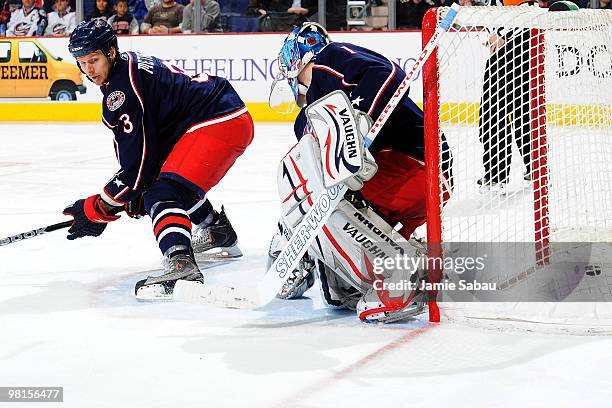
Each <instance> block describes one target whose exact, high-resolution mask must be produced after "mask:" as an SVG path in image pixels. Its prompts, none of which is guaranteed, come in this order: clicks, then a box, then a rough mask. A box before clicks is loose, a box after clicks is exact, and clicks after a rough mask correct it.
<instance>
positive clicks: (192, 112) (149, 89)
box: [100, 52, 246, 205]
mask: <svg viewBox="0 0 612 408" xmlns="http://www.w3.org/2000/svg"><path fill="white" fill-rule="evenodd" d="M100 89H101V91H102V94H103V99H102V121H103V122H104V124H105V125H106V126H107V127H108V128H109V129H111V130H112V131H113V133H114V135H115V138H114V143H115V154H116V156H117V160H118V161H119V165H120V169H119V171H118V172H117V173H116V174H115V175H114V176H113V177H112V179H111V180H110V181H109V182H108V183H107V184H106V186H105V188H104V190H103V192H102V198H103V199H104V200H105V201H106V202H108V203H110V204H113V205H121V204H123V203H126V202H129V201H132V200H133V199H135V198H136V197H137V196H138V194H139V193H140V192H142V191H143V190H145V189H146V188H147V187H148V186H149V185H150V184H151V183H152V182H153V181H155V179H156V178H157V176H158V174H159V171H160V169H161V167H162V165H163V164H164V161H165V160H166V158H167V157H168V155H169V154H170V152H171V151H172V149H173V147H174V145H175V144H176V143H177V141H178V140H179V139H180V138H181V137H182V136H183V135H184V134H185V133H187V132H188V131H189V130H190V129H191V130H195V129H196V128H201V127H203V126H206V125H207V124H212V123H216V122H218V121H221V120H223V119H227V118H229V117H232V115H236V116H237V115H239V114H242V113H244V112H246V107H245V105H244V102H243V101H242V100H241V99H240V97H239V96H238V94H237V93H236V91H234V88H233V87H232V86H231V85H230V83H229V82H228V81H227V80H226V79H224V78H221V77H216V76H210V75H206V74H200V75H199V76H197V77H190V76H189V75H187V74H186V73H184V72H183V71H181V70H180V69H178V68H176V67H174V66H172V65H170V64H168V63H166V62H164V61H162V60H160V59H158V58H155V57H149V56H143V55H140V54H137V53H133V52H124V53H121V54H120V55H119V56H118V57H117V61H116V63H115V66H114V67H113V70H112V72H111V74H110V78H109V81H108V83H106V84H104V85H102V86H101V87H100ZM227 137H232V135H227Z"/></svg>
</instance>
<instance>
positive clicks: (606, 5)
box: [599, 0, 612, 10]
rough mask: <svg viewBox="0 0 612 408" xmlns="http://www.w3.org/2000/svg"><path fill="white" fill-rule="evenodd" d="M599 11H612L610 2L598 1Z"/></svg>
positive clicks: (608, 0)
mask: <svg viewBox="0 0 612 408" xmlns="http://www.w3.org/2000/svg"><path fill="white" fill-rule="evenodd" d="M599 8H600V9H608V10H610V9H612V2H611V1H610V0H599Z"/></svg>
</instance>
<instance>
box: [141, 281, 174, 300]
mask: <svg viewBox="0 0 612 408" xmlns="http://www.w3.org/2000/svg"><path fill="white" fill-rule="evenodd" d="M136 299H138V300H144V301H159V300H172V293H167V292H166V288H164V286H163V285H162V284H159V283H154V284H151V285H145V286H141V287H140V288H138V290H137V291H136Z"/></svg>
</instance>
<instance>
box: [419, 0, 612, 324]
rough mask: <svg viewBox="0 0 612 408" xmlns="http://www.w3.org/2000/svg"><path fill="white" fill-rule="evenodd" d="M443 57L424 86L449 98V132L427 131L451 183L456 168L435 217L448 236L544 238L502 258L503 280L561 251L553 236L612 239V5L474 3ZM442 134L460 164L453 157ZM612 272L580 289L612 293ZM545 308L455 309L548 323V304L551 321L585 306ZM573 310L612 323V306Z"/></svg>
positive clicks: (442, 105)
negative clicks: (506, 261) (564, 7)
mask: <svg viewBox="0 0 612 408" xmlns="http://www.w3.org/2000/svg"><path fill="white" fill-rule="evenodd" d="M438 14H439V15H440V14H442V15H443V12H440V10H439V11H438ZM436 57H437V63H436V64H434V65H436V68H437V76H431V75H430V76H429V78H430V80H429V83H426V84H425V89H426V92H427V90H430V91H431V90H432V89H433V91H434V94H435V96H437V98H438V101H437V105H438V109H437V113H436V116H437V123H438V126H439V132H434V134H432V133H431V131H430V130H427V129H426V132H428V133H429V134H428V136H427V137H434V138H436V141H437V145H438V152H439V156H438V159H437V160H439V174H438V179H437V180H436V182H437V183H438V184H439V185H442V184H443V183H445V182H447V180H446V179H445V175H446V178H448V174H449V170H448V169H449V168H452V177H450V179H451V180H452V184H453V192H452V194H451V196H450V198H449V199H448V200H447V201H446V203H445V204H444V203H443V201H444V197H443V196H442V194H440V197H439V203H440V204H439V214H440V220H439V221H436V220H435V219H434V220H432V219H429V220H428V223H429V222H439V224H440V227H441V237H439V238H440V239H441V241H442V242H509V243H511V242H534V243H538V244H540V246H534V248H539V249H534V251H533V253H516V254H514V256H515V257H517V258H519V259H521V262H520V264H521V265H520V268H521V269H518V268H519V267H518V266H514V267H505V266H500V267H499V268H498V270H497V271H496V273H497V275H498V276H496V277H495V278H494V280H496V281H498V282H503V281H508V280H509V279H512V277H515V276H518V275H520V274H521V272H524V267H525V265H527V266H529V265H531V266H536V265H538V262H541V261H542V259H543V258H544V259H545V260H546V261H548V260H550V259H553V258H554V257H555V256H558V254H555V252H554V251H552V252H544V251H547V249H546V248H548V245H549V244H550V243H555V242H602V243H606V242H607V243H610V242H612V11H610V10H580V11H569V12H549V11H548V10H547V9H540V8H537V7H463V8H462V9H461V10H460V12H459V15H458V16H457V19H456V20H455V24H454V26H453V28H452V29H451V30H450V31H449V32H448V33H447V34H445V35H444V37H443V39H442V41H441V43H440V45H439V48H438V52H437V55H436ZM431 78H434V79H437V80H434V81H432V80H431ZM426 103H432V102H431V101H427V100H426ZM426 115H431V111H430V112H428V111H427V107H426ZM441 134H443V135H444V137H445V138H446V140H447V142H448V146H449V149H450V151H451V153H452V162H451V160H449V159H448V157H443V154H442V153H443V151H444V143H443V136H442V135H441ZM432 238H433V239H434V240H435V237H429V240H430V241H431V240H432ZM605 247H606V246H605V245H604V248H605ZM542 248H544V249H542ZM601 248H602V247H601V246H598V250H601ZM607 248H608V251H607V252H608V253H609V252H612V247H611V246H610V245H609V244H608V246H607ZM604 252H605V251H604ZM604 255H605V254H604ZM604 258H605V256H604ZM598 259H599V260H600V259H601V258H598ZM600 263H601V262H600ZM585 265H588V262H587V263H586V264H585ZM611 269H612V265H611V264H607V265H603V264H602V265H599V269H598V270H600V271H601V273H599V274H598V275H597V276H595V277H594V278H596V280H597V281H596V282H595V279H591V280H590V281H589V280H588V279H583V280H582V281H581V282H580V283H579V284H578V287H577V288H576V289H575V293H574V296H575V295H576V293H580V291H583V292H584V291H588V292H589V293H590V292H592V291H596V292H597V293H598V296H597V297H596V300H600V301H602V302H603V301H612V292H611V288H612V270H611ZM584 276H586V275H584ZM590 299H593V298H592V297H590ZM534 306H535V304H533V303H531V304H530V303H526V304H524V305H517V304H514V305H508V304H502V305H497V306H495V307H494V308H493V309H494V310H495V312H491V310H492V309H491V307H489V308H483V305H482V304H481V305H480V306H476V305H455V306H454V307H449V308H447V310H451V309H459V310H466V309H470V308H471V309H472V310H473V309H474V308H478V309H481V310H485V309H488V311H489V312H490V313H488V314H485V315H486V316H488V318H493V317H495V318H496V319H505V318H512V319H515V320H516V319H532V318H533V319H535V321H539V322H545V319H543V318H542V316H541V315H542V313H543V312H544V310H547V312H545V313H544V314H545V315H547V316H550V318H549V320H548V321H547V322H548V323H550V322H553V321H557V322H558V321H562V322H566V323H567V322H568V314H569V315H572V316H574V315H575V314H576V313H574V312H571V313H564V312H563V311H562V310H561V309H563V307H561V306H562V305H554V307H552V309H554V313H552V312H550V311H549V310H548V309H550V308H549V307H543V306H542V305H540V306H538V307H539V309H538V310H534ZM568 307H569V309H568V310H583V312H582V313H578V315H582V316H583V318H580V319H578V320H579V321H578V324H580V323H581V322H582V323H585V322H586V321H588V320H589V319H591V318H594V317H596V318H594V319H592V320H590V323H585V324H586V325H587V326H598V325H602V324H603V325H605V324H612V323H611V321H612V320H608V321H607V323H606V322H605V320H606V319H612V307H610V306H609V304H600V305H599V306H595V305H593V304H589V305H585V304H582V303H574V304H573V305H571V306H568ZM523 309H525V311H524V312H523V311H521V310H523ZM503 310H506V312H503ZM602 310H605V311H607V313H602ZM549 312H550V313H549ZM472 315H473V317H476V315H478V313H472ZM587 315H588V316H587ZM481 316H484V315H481ZM533 316H538V317H537V318H534V317H533ZM604 316H605V319H602V317H604ZM574 317H576V316H574ZM557 318H558V319H557ZM570 320H571V321H572V322H573V323H572V324H576V319H570ZM609 329H612V326H610V327H609Z"/></svg>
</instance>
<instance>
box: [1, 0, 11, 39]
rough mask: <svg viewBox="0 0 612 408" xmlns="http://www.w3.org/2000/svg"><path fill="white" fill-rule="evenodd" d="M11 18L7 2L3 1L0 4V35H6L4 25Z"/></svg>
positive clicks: (5, 25)
mask: <svg viewBox="0 0 612 408" xmlns="http://www.w3.org/2000/svg"><path fill="white" fill-rule="evenodd" d="M10 19H11V12H10V11H9V4H8V2H5V3H3V4H2V6H0V37H4V36H5V35H6V27H7V26H8V22H9V20H10Z"/></svg>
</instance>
